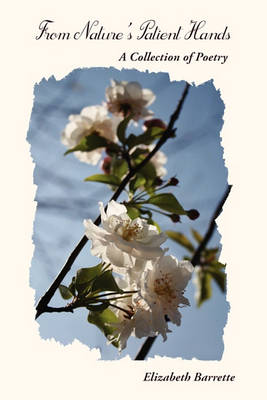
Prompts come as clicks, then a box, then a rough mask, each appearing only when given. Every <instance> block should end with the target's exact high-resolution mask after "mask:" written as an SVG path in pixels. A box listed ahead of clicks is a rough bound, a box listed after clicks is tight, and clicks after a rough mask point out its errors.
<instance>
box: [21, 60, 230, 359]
mask: <svg viewBox="0 0 267 400" xmlns="http://www.w3.org/2000/svg"><path fill="white" fill-rule="evenodd" d="M224 110H225V103H224V99H223V98H222V96H221V92H220V88H219V87H216V86H215V83H214V81H213V79H210V80H208V81H206V82H203V83H201V84H194V83H193V82H190V83H188V82H186V81H184V80H182V79H181V80H180V81H176V80H171V79H170V76H169V74H168V73H166V72H157V73H152V72H148V71H146V72H142V71H138V70H137V69H122V70H118V69H116V68H113V67H110V68H104V67H94V68H79V69H74V70H73V71H72V72H70V73H69V74H68V75H66V76H65V77H63V78H62V79H56V78H55V77H54V76H50V77H49V78H43V79H41V80H40V81H39V82H38V83H36V84H35V86H34V100H33V108H32V112H31V117H30V123H29V129H28V133H27V141H28V143H29V144H30V154H31V157H32V161H33V163H34V174H33V180H34V184H35V185H36V194H35V202H36V212H35V217H34V225H33V244H34V253H33V258H32V263H31V268H30V287H31V288H32V289H34V293H35V307H36V321H37V324H38V326H39V335H40V338H41V340H46V339H54V340H55V341H56V342H57V343H59V344H62V345H64V346H66V345H69V344H71V343H73V341H74V340H75V339H78V340H79V342H81V343H83V344H84V345H86V346H87V347H88V348H89V349H98V350H99V360H119V359H122V358H124V357H126V356H127V357H130V359H132V360H145V359H148V358H153V357H155V356H166V357H170V358H173V359H175V358H182V359H184V360H192V359H197V360H208V361H214V360H216V361H219V360H221V359H222V357H223V353H224V329H225V326H226V324H227V319H228V314H229V312H231V304H229V302H228V301H227V299H226V295H227V276H228V274H229V273H231V271H230V267H229V268H228V265H227V263H228V261H229V260H227V259H221V257H220V253H221V249H222V244H221V242H222V240H223V238H222V237H221V235H220V233H219V232H218V229H217V225H216V218H217V217H218V216H219V215H220V214H221V213H223V207H224V204H225V202H227V201H228V197H229V198H230V197H231V185H229V184H228V170H227V167H226V165H225V157H224V149H223V147H222V145H221V130H222V127H223V124H224Z"/></svg>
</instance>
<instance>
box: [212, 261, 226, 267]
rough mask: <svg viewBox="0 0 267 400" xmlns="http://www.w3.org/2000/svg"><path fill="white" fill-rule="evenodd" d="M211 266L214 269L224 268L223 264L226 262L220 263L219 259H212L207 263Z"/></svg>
mask: <svg viewBox="0 0 267 400" xmlns="http://www.w3.org/2000/svg"><path fill="white" fill-rule="evenodd" d="M209 265H210V266H211V267H212V268H216V269H224V268H225V266H226V264H222V263H220V262H219V261H217V260H216V261H212V262H211V263H210V264H209Z"/></svg>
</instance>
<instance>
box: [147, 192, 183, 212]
mask: <svg viewBox="0 0 267 400" xmlns="http://www.w3.org/2000/svg"><path fill="white" fill-rule="evenodd" d="M148 203H149V204H153V205H154V206H157V207H159V208H161V209H162V210H165V211H169V212H171V213H174V214H179V215H185V214H186V211H185V210H184V209H183V207H182V206H181V204H180V203H179V202H178V201H177V199H176V197H175V196H174V195H173V194H171V193H161V194H156V195H154V196H152V197H150V198H149V199H148Z"/></svg>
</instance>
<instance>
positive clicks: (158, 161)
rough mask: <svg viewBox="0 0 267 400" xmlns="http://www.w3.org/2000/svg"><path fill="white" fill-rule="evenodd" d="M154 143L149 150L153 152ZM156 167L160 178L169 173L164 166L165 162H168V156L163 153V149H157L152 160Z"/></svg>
mask: <svg viewBox="0 0 267 400" xmlns="http://www.w3.org/2000/svg"><path fill="white" fill-rule="evenodd" d="M154 147H155V146H154V145H150V146H149V151H150V152H151V151H152V150H153V149H154ZM150 161H151V162H152V164H153V165H154V167H155V170H156V174H157V176H158V177H159V178H162V177H163V176H165V175H166V174H167V170H166V168H165V167H163V165H164V164H166V162H167V157H166V155H165V154H164V153H163V151H160V150H159V151H157V152H156V154H155V155H154V156H153V157H152V158H151V160H150Z"/></svg>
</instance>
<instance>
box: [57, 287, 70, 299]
mask: <svg viewBox="0 0 267 400" xmlns="http://www.w3.org/2000/svg"><path fill="white" fill-rule="evenodd" d="M58 288H59V292H60V294H61V296H62V298H63V299H64V300H69V299H71V298H72V297H73V294H72V293H71V291H70V290H69V288H68V287H67V286H65V285H59V287H58Z"/></svg>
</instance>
